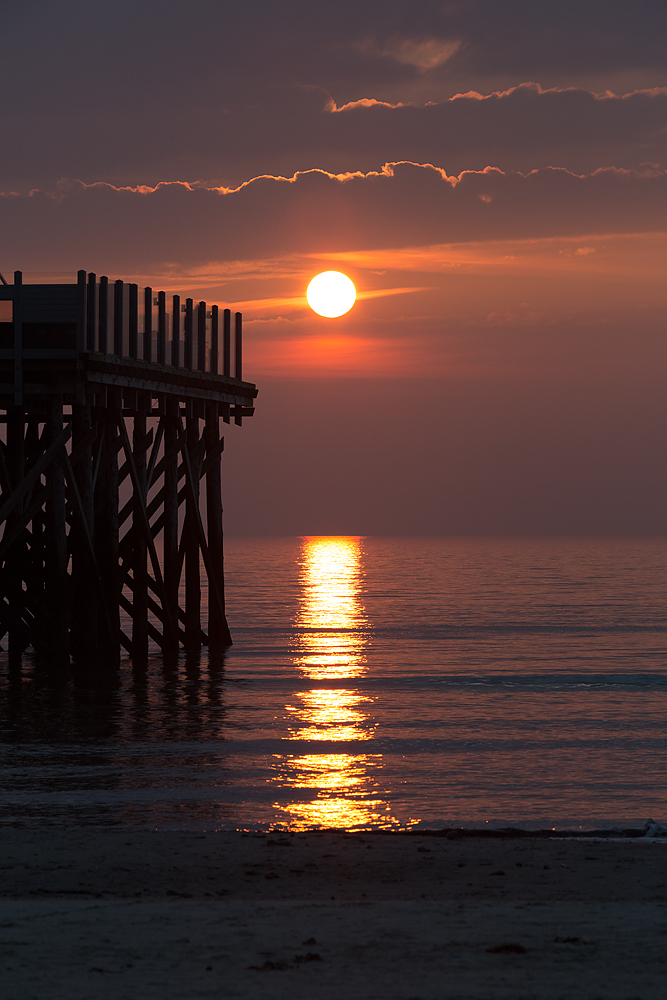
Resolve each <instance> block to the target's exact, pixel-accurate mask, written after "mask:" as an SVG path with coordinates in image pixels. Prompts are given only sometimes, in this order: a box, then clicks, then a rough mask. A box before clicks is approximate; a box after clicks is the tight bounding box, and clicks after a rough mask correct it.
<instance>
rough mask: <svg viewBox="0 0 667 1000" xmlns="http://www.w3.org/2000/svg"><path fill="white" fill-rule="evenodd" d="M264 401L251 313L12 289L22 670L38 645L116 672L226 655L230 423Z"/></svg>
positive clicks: (3, 582) (3, 379)
mask: <svg viewBox="0 0 667 1000" xmlns="http://www.w3.org/2000/svg"><path fill="white" fill-rule="evenodd" d="M232 372H233V374H232ZM256 395H257V390H256V388H255V386H254V385H252V384H251V383H249V382H244V381H243V378H242V318H241V314H240V313H236V314H235V315H234V317H232V316H231V314H230V311H229V310H228V309H224V310H219V309H218V307H217V306H215V305H214V306H207V304H206V303H205V302H196V303H195V302H193V300H192V299H190V298H186V299H185V300H184V301H181V297H180V296H179V295H170V296H167V295H166V294H165V292H154V291H153V290H152V289H151V288H144V289H142V290H140V289H139V288H138V287H137V285H136V284H127V283H124V282H122V281H113V282H112V281H109V279H108V278H105V277H100V278H99V279H98V278H97V276H96V275H95V274H88V273H86V272H85V271H79V272H78V280H77V282H76V283H72V284H28V283H26V284H24V283H23V281H22V275H21V272H20V271H17V272H15V274H14V283H13V284H8V283H6V282H5V280H4V279H2V284H0V421H1V422H4V423H5V424H6V433H5V435H4V440H3V441H2V442H0V487H1V489H2V494H1V496H0V531H1V532H2V536H1V539H0V642H2V641H3V637H5V636H8V641H9V657H10V662H12V663H14V664H17V663H20V662H21V657H22V654H23V653H24V651H25V650H26V649H28V648H29V647H33V648H34V650H35V653H36V655H37V656H38V657H42V658H44V659H46V660H49V661H64V662H68V661H69V659H70V657H72V658H74V659H75V660H77V661H92V660H96V661H100V662H102V661H105V662H110V663H114V662H117V661H118V659H119V657H120V653H121V649H122V648H123V647H124V648H125V650H127V652H128V653H129V654H130V655H131V657H132V658H133V660H136V661H141V660H145V659H146V658H147V656H148V652H149V642H150V641H151V640H152V641H153V642H154V643H156V644H157V646H158V647H159V648H160V649H161V650H162V652H163V653H164V655H165V656H168V657H172V658H173V657H175V656H177V655H178V651H179V649H180V648H181V647H183V648H185V649H188V650H196V649H199V648H200V647H201V646H202V645H208V646H209V647H210V648H212V649H224V648H225V647H227V646H229V645H230V644H231V637H230V634H229V628H228V625H227V619H226V615H225V590H224V573H223V530H222V484H221V455H222V451H223V447H224V438H223V437H221V434H220V422H221V421H223V422H226V423H229V422H230V420H232V419H233V420H234V421H235V423H237V424H241V423H242V420H243V417H249V416H251V415H252V414H253V412H254V399H255V396H256ZM128 418H129V419H128ZM202 507H203V508H204V509H205V515H204V516H202V513H201V511H202ZM202 565H203V569H204V573H203V574H202V572H201V567H202ZM202 575H203V577H204V579H205V582H206V586H207V589H208V600H207V602H206V603H207V605H208V616H207V621H205V622H202V614H201V606H202V593H201V580H202ZM124 619H125V620H127V621H129V622H130V627H129V628H123V627H122V622H123V620H124Z"/></svg>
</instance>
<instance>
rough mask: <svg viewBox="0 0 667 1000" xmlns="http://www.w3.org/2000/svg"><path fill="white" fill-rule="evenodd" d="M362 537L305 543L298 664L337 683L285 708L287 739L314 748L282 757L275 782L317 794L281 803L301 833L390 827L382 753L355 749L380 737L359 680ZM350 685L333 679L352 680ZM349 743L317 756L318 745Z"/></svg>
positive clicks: (313, 676) (362, 663)
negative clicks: (380, 772)
mask: <svg viewBox="0 0 667 1000" xmlns="http://www.w3.org/2000/svg"><path fill="white" fill-rule="evenodd" d="M362 541H363V540H362V539H361V538H357V537H348V536H345V537H325V538H321V537H309V538H304V539H303V540H302V549H301V606H300V609H299V613H298V615H297V618H296V621H295V626H296V643H295V645H296V648H295V655H294V664H295V666H296V667H297V668H298V669H299V670H300V671H301V673H302V674H303V676H304V679H305V678H308V679H309V680H311V681H314V682H318V683H322V682H324V684H325V685H326V682H331V684H332V686H331V687H327V686H322V687H319V686H318V687H314V688H311V689H309V690H303V691H300V692H297V693H296V694H295V696H294V697H295V703H294V704H290V705H287V706H286V710H287V713H288V738H289V739H292V740H295V741H299V742H300V743H302V744H303V743H305V742H309V743H313V744H315V746H314V747H313V748H312V749H313V750H314V751H315V752H313V753H307V754H304V753H298V754H295V755H294V756H291V755H280V756H279V757H277V758H276V762H275V772H276V777H275V779H274V780H275V781H276V783H277V784H279V785H280V786H281V787H283V788H285V787H289V788H294V789H296V788H299V789H312V790H313V793H314V795H313V798H312V799H311V800H310V801H307V800H306V801H294V802H288V803H287V804H284V803H282V804H281V803H276V808H277V809H278V810H280V811H281V812H282V813H283V815H284V816H285V823H286V824H287V825H288V826H289V827H290V828H291V829H294V830H299V829H312V828H313V827H337V828H345V829H352V828H356V827H364V826H370V825H373V826H382V825H386V826H391V825H393V824H394V820H393V818H392V817H391V814H390V813H389V811H388V810H389V807H388V806H387V805H386V803H385V802H384V800H383V798H382V795H381V792H380V790H379V787H378V784H377V780H376V779H375V776H374V772H375V771H376V769H378V767H379V764H380V762H381V755H379V754H366V753H354V752H351V749H350V746H349V744H350V743H357V742H359V741H366V740H369V739H371V738H372V737H373V735H374V731H375V722H374V721H373V719H372V717H371V716H370V715H369V711H370V709H371V707H372V704H373V700H374V699H373V698H372V697H370V696H368V695H366V694H363V693H362V692H361V691H359V690H358V689H357V688H356V687H355V685H354V683H353V681H354V678H360V677H361V676H363V674H364V671H365V667H366V656H365V647H366V644H367V641H368V640H367V636H366V634H365V630H366V628H367V621H366V617H365V614H364V609H363V604H362V600H361V596H360V593H361V561H362V555H363V552H362ZM347 680H349V681H350V682H352V683H349V684H345V686H342V687H340V686H338V684H336V685H334V683H333V682H340V681H347ZM318 743H319V744H321V743H328V744H345V746H343V745H341V747H340V751H339V750H338V749H337V748H335V747H334V748H330V747H327V750H329V751H330V752H326V753H322V752H317V750H316V747H317V744H318Z"/></svg>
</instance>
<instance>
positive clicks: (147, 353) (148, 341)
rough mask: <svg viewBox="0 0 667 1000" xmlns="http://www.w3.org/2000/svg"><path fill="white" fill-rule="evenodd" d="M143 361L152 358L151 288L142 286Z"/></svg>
mask: <svg viewBox="0 0 667 1000" xmlns="http://www.w3.org/2000/svg"><path fill="white" fill-rule="evenodd" d="M143 358H144V361H152V360H153V289H152V288H144V350H143Z"/></svg>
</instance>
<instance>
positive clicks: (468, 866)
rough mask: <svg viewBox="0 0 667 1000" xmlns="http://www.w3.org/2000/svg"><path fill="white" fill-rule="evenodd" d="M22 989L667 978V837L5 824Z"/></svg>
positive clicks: (649, 990)
mask: <svg viewBox="0 0 667 1000" xmlns="http://www.w3.org/2000/svg"><path fill="white" fill-rule="evenodd" d="M0 868H1V870H2V880H1V899H0V928H1V931H2V933H1V934H0V968H1V969H2V978H3V982H4V984H5V985H4V987H3V994H4V995H5V996H7V997H8V998H10V1000H32V998H35V1000H37V998H39V1000H60V998H62V1000H65V998H67V1000H92V998H98V997H99V998H106V997H114V998H119V997H122V998H128V1000H134V998H135V997H136V998H139V997H141V998H147V1000H150V998H153V997H155V998H156V1000H157V998H161V1000H163V998H174V1000H176V998H178V1000H181V998H182V1000H186V998H187V1000H189V998H195V997H197V998H198V997H206V998H208V997H225V998H237V997H238V998H243V1000H246V998H248V1000H250V998H253V1000H254V998H264V997H266V998H272V1000H273V998H276V1000H280V998H283V997H285V998H287V997H289V998H290V1000H300V998H303V1000H306V998H308V1000H309V998H311V997H315V996H317V997H322V998H324V1000H329V998H331V1000H334V998H340V997H346V998H347V997H349V998H355V1000H356V998H359V1000H371V998H373V1000H374V998H378V1000H380V998H381V1000H444V998H446V1000H459V998H460V1000H464V998H465V1000H473V998H475V1000H496V998H498V1000H501V998H502V1000H532V998H535V1000H537V998H539V1000H552V998H553V1000H555V998H563V1000H565V998H567V1000H570V998H585V1000H594V998H601V1000H617V998H618V1000H637V998H642V1000H646V998H649V997H651V998H657V997H661V996H664V995H665V973H666V971H667V950H666V949H665V941H666V938H667V844H665V843H662V842H659V841H650V840H649V841H647V840H627V841H600V840H583V841H582V840H576V841H573V840H566V841H563V840H539V839H533V838H520V839H513V838H508V839H487V838H482V837H466V838H463V839H447V838H444V837H429V836H405V835H400V834H397V835H380V834H341V833H304V834H296V835H292V836H289V835H280V834H269V835H258V834H240V833H208V834H202V833H183V832H164V831H160V832H151V831H145V832H144V831H142V832H128V831H122V830H118V829H116V830H107V829H103V830H101V829H79V830H67V831H63V830H58V829H43V830H39V831H36V830H29V829H5V830H4V831H3V832H2V858H1V865H0Z"/></svg>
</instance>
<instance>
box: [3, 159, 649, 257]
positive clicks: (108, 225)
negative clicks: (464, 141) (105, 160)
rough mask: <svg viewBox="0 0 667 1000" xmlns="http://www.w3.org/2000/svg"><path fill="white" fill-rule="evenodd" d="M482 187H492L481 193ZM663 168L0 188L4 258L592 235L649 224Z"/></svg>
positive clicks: (203, 253) (431, 169)
mask: <svg viewBox="0 0 667 1000" xmlns="http://www.w3.org/2000/svg"><path fill="white" fill-rule="evenodd" d="M481 196H488V198H490V200H489V201H483V200H482V198H481ZM666 209H667V172H664V171H656V170H647V171H644V172H639V171H633V170H619V169H615V168H608V169H604V170H598V171H595V172H594V173H593V174H590V175H577V174H574V173H571V172H569V171H567V170H562V169H551V168H549V169H546V170H536V171H531V172H530V173H528V174H521V173H505V172H503V171H501V170H497V169H493V168H487V169H485V170H482V171H465V172H463V173H461V174H459V175H458V176H450V175H448V174H447V173H446V172H445V171H444V170H443V169H442V168H438V167H435V166H432V165H430V164H415V163H410V162H403V163H393V164H386V165H385V167H384V168H383V169H382V170H377V171H372V172H370V173H368V174H364V173H361V172H356V173H353V174H343V175H340V176H336V175H332V174H329V173H325V172H323V171H307V172H304V173H297V174H295V175H294V176H293V177H290V178H283V177H270V176H264V177H258V178H256V179H255V180H253V181H251V182H249V183H246V184H244V185H242V186H241V187H239V188H237V189H218V188H212V189H211V188H205V187H196V188H193V187H191V186H189V185H187V184H183V183H164V184H159V185H157V186H156V187H155V188H147V187H145V186H142V187H141V188H137V189H132V188H116V187H113V186H111V185H109V184H93V185H86V184H83V183H81V182H70V183H69V184H67V185H63V186H61V188H60V190H59V191H58V193H57V194H56V195H53V194H47V193H45V192H43V191H34V192H32V193H31V194H30V195H27V196H26V195H18V196H17V195H6V196H4V197H1V198H0V229H1V231H2V232H3V238H4V245H5V247H6V250H5V254H7V253H8V251H9V250H10V248H11V258H12V259H11V261H9V260H7V258H6V257H5V259H4V260H3V261H2V262H1V263H2V266H1V267H0V270H4V269H7V270H10V271H11V270H12V269H13V268H16V267H22V268H24V269H26V270H48V269H50V268H56V269H58V270H64V269H67V268H72V267H74V268H76V267H81V266H83V267H86V268H87V269H88V270H96V271H98V273H99V272H104V271H106V272H113V273H116V274H123V273H128V272H129V273H136V272H137V271H141V272H145V271H146V270H166V269H168V268H169V267H172V268H176V269H183V268H193V267H194V268H197V267H206V266H207V265H208V264H209V263H210V262H212V261H216V262H225V261H230V262H238V261H243V260H253V259H261V260H266V259H267V258H278V257H284V256H289V255H293V254H301V255H303V254H309V253H315V254H333V253H339V252H344V251H350V250H358V251H359V250H371V249H382V248H384V249H391V248H397V247H410V246H424V245H431V244H435V243H459V242H469V241H491V240H507V239H536V238H544V237H559V236H568V237H583V236H585V235H587V234H592V233H597V234H604V233H638V232H654V231H656V230H658V229H660V228H662V226H663V220H664V218H665V211H666Z"/></svg>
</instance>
